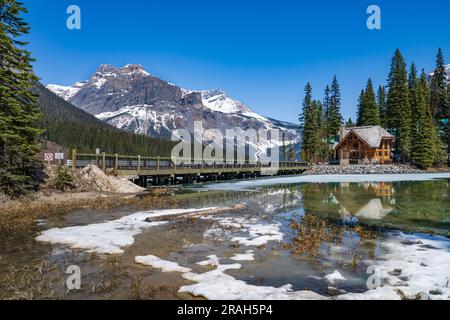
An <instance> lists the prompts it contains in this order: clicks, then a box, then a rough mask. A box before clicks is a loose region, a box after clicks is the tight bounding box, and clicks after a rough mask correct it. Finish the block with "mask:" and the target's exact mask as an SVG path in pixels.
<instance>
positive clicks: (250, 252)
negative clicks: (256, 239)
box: [230, 250, 255, 261]
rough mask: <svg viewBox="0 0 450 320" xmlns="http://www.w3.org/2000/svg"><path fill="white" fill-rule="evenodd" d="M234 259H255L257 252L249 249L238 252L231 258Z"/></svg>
mask: <svg viewBox="0 0 450 320" xmlns="http://www.w3.org/2000/svg"><path fill="white" fill-rule="evenodd" d="M230 259H231V260H234V261H253V260H255V253H254V251H253V250H247V251H246V252H245V253H237V254H235V255H234V256H232V257H231V258H230Z"/></svg>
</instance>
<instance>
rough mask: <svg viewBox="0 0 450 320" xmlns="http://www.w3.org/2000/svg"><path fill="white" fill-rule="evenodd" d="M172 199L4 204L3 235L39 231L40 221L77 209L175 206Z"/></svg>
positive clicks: (96, 197) (96, 196)
mask: <svg viewBox="0 0 450 320" xmlns="http://www.w3.org/2000/svg"><path fill="white" fill-rule="evenodd" d="M174 203H175V202H174V201H173V200H172V199H171V198H170V197H164V196H156V195H148V196H144V197H142V198H137V197H134V196H130V195H128V196H125V195H118V194H103V193H92V192H91V193H54V194H51V195H50V196H39V197H36V198H34V199H30V198H23V199H19V200H11V201H8V202H6V203H3V204H0V232H1V233H26V232H31V231H33V230H35V228H36V220H37V219H46V218H50V217H58V216H63V215H65V214H67V213H69V212H72V211H74V210H78V209H83V208H90V209H94V210H107V209H111V208H115V207H121V206H135V207H137V208H154V207H171V206H173V205H174Z"/></svg>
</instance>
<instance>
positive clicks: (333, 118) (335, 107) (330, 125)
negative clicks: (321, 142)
mask: <svg viewBox="0 0 450 320" xmlns="http://www.w3.org/2000/svg"><path fill="white" fill-rule="evenodd" d="M330 93H331V96H330V101H329V106H328V117H327V131H328V135H329V136H331V137H335V136H336V135H337V133H338V132H339V129H340V128H341V126H342V123H343V118H342V115H341V89H340V87H339V83H338V81H337V78H336V76H334V77H333V82H332V83H331V91H330Z"/></svg>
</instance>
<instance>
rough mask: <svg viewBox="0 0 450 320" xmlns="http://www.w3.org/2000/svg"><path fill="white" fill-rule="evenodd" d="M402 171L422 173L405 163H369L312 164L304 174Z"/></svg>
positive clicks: (392, 172)
mask: <svg viewBox="0 0 450 320" xmlns="http://www.w3.org/2000/svg"><path fill="white" fill-rule="evenodd" d="M402 173H423V171H422V170H419V169H417V168H416V167H413V166H410V165H405V164H398V165H397V164H384V165H381V164H371V165H348V166H339V165H313V166H311V167H309V168H308V169H307V170H306V172H305V174H309V175H317V174H402Z"/></svg>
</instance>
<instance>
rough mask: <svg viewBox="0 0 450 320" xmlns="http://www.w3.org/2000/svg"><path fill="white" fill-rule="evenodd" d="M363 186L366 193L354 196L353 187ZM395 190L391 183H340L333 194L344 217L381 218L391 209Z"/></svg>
mask: <svg viewBox="0 0 450 320" xmlns="http://www.w3.org/2000/svg"><path fill="white" fill-rule="evenodd" d="M361 187H362V188H364V190H366V192H367V193H366V194H364V195H359V196H356V192H355V188H359V189H360V188H361ZM394 193H395V190H394V188H393V185H392V183H385V182H380V183H369V182H366V183H359V184H357V185H351V184H348V183H341V184H340V188H338V190H337V192H336V193H335V195H334V199H335V203H336V204H338V205H339V207H340V213H341V215H343V216H344V217H346V216H349V215H351V216H356V217H359V218H363V219H376V220H381V219H383V218H384V217H385V216H386V215H388V214H389V213H390V212H392V211H393V209H394V208H393V207H392V205H393V204H395V198H394Z"/></svg>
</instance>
